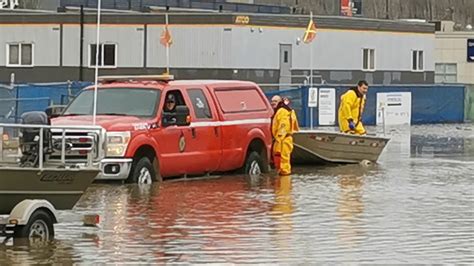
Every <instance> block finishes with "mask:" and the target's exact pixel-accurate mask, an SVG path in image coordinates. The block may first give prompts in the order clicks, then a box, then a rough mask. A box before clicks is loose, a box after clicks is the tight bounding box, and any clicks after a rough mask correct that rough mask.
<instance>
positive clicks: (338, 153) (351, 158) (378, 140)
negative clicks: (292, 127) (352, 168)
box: [292, 131, 389, 164]
mask: <svg viewBox="0 0 474 266" xmlns="http://www.w3.org/2000/svg"><path fill="white" fill-rule="evenodd" d="M388 141H389V139H388V138H382V137H375V136H360V135H353V134H345V133H337V132H325V131H301V132H297V133H295V134H294V135H293V143H294V150H293V153H292V162H293V163H295V164H324V163H359V162H361V161H363V160H369V161H372V162H376V161H377V160H378V158H379V156H380V154H381V153H382V151H383V149H384V148H385V146H386V145H387V142H388Z"/></svg>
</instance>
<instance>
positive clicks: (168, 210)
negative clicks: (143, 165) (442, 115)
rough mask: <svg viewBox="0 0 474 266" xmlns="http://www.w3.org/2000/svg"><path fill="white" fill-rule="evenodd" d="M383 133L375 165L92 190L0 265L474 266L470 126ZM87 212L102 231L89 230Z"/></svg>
mask: <svg viewBox="0 0 474 266" xmlns="http://www.w3.org/2000/svg"><path fill="white" fill-rule="evenodd" d="M369 130H372V131H377V130H378V131H380V128H372V129H370V128H369ZM379 133H380V132H379ZM385 134H386V135H387V136H389V137H391V140H390V142H389V144H388V146H387V147H386V149H385V150H384V152H383V154H382V155H381V157H380V159H379V161H378V163H377V164H373V165H358V164H355V165H326V166H305V167H299V166H295V167H294V170H293V172H294V174H293V175H291V176H285V177H279V176H276V175H275V174H267V175H264V176H260V177H254V178H251V177H248V176H235V175H234V176H220V177H212V176H211V177H210V178H197V179H180V180H166V181H165V182H163V183H162V184H160V185H158V184H157V185H152V186H138V185H122V184H119V183H98V184H94V185H93V186H92V187H90V188H89V189H88V190H87V193H86V194H85V195H84V196H83V198H82V199H81V200H80V201H79V202H78V204H77V205H76V207H75V208H74V210H73V211H65V212H61V218H62V222H61V223H59V224H57V225H56V226H55V229H56V240H55V241H53V242H51V243H48V244H45V245H41V246H31V247H25V246H14V245H12V244H11V243H7V245H3V246H0V264H14V263H84V264H91V263H184V264H189V263H236V264H240V263H252V264H257V263H258V264H274V263H278V264H295V263H318V262H336V263H338V262H342V263H354V262H357V263H474V185H473V183H474V182H473V181H474V125H473V124H457V125H426V126H411V127H397V128H386V129H385ZM89 213H97V214H99V215H100V216H101V222H100V225H99V226H98V227H96V228H95V227H84V226H82V222H81V218H82V215H83V214H89Z"/></svg>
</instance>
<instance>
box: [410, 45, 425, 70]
mask: <svg viewBox="0 0 474 266" xmlns="http://www.w3.org/2000/svg"><path fill="white" fill-rule="evenodd" d="M423 61H424V58H423V51H418V50H413V51H412V60H411V62H412V63H411V70H412V71H423V70H424V62H423Z"/></svg>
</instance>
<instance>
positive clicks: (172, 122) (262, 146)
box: [52, 75, 273, 183]
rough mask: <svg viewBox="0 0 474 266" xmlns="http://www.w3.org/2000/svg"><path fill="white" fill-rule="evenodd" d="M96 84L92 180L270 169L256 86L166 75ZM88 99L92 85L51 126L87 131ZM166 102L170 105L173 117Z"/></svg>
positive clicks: (72, 156)
mask: <svg viewBox="0 0 474 266" xmlns="http://www.w3.org/2000/svg"><path fill="white" fill-rule="evenodd" d="M99 80H100V85H99V86H98V89H97V107H96V108H97V109H96V110H97V111H96V114H97V116H96V124H97V125H100V126H102V127H103V128H104V129H105V130H106V132H107V133H106V143H105V147H104V149H105V156H106V158H105V159H104V160H103V161H102V163H101V164H102V173H101V174H100V175H99V176H98V177H97V179H120V180H126V181H128V182H134V183H151V182H154V181H160V180H161V178H162V177H171V176H181V175H201V174H208V173H215V172H227V171H232V170H237V169H240V170H242V172H245V173H247V174H259V173H261V172H266V171H268V170H269V166H268V165H269V158H270V148H271V140H272V138H271V132H270V122H271V116H272V113H273V111H272V108H271V106H270V104H269V102H268V101H267V99H266V98H265V95H264V94H263V92H262V90H261V89H260V88H259V87H258V86H257V85H256V84H255V83H252V82H246V81H219V80H173V78H172V76H165V75H161V76H108V77H101V78H100V79H99ZM93 98H94V86H91V87H87V88H85V89H83V90H82V91H81V92H80V93H79V94H78V96H77V97H76V98H75V99H74V100H73V101H72V102H71V103H70V104H69V105H68V106H67V107H66V109H65V110H64V112H63V113H62V115H61V116H59V117H56V118H54V119H52V124H53V125H90V124H91V123H92V121H93V117H92V113H93V102H94V101H93ZM167 99H171V100H170V101H172V100H174V105H175V106H174V107H173V110H171V111H169V110H168V109H167V108H166V105H167V104H168V102H167ZM169 106H172V104H171V103H170V104H169ZM74 134H78V132H68V134H67V136H66V138H67V139H68V142H69V143H70V146H71V147H74V146H76V145H81V143H80V141H78V140H80V137H77V136H74ZM79 134H80V132H79ZM81 159H82V158H81V154H76V153H74V149H71V150H70V151H69V152H68V156H67V160H69V161H71V160H76V161H77V162H80V161H81Z"/></svg>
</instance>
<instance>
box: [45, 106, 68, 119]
mask: <svg viewBox="0 0 474 266" xmlns="http://www.w3.org/2000/svg"><path fill="white" fill-rule="evenodd" d="M65 109H66V105H51V106H48V108H46V110H45V111H44V112H45V113H46V115H48V117H49V118H50V119H51V118H55V117H58V116H60V115H62V113H63V112H64V110H65Z"/></svg>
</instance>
